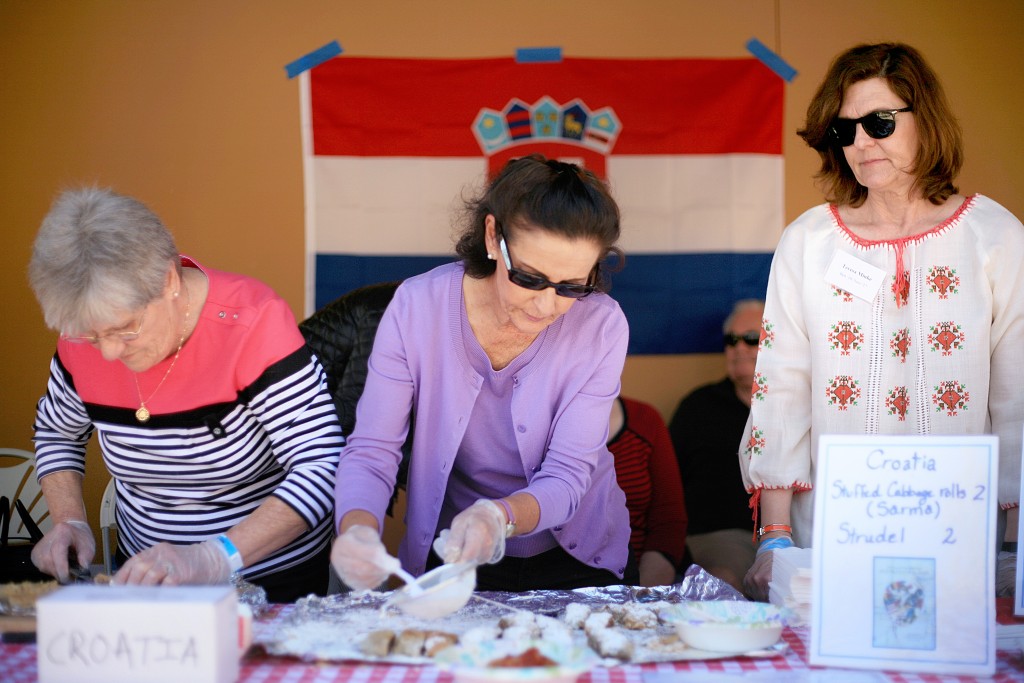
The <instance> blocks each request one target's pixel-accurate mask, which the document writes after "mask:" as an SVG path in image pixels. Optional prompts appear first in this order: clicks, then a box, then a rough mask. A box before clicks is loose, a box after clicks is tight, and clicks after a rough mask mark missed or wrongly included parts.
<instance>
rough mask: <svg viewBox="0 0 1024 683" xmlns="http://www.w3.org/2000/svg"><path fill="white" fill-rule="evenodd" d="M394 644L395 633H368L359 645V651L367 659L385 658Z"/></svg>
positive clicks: (385, 630) (385, 631)
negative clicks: (367, 657)
mask: <svg viewBox="0 0 1024 683" xmlns="http://www.w3.org/2000/svg"><path fill="white" fill-rule="evenodd" d="M394 643H395V632H394V631H390V630H388V629H382V630H380V631H370V632H369V633H367V634H366V635H365V636H364V637H363V639H362V641H360V643H359V651H360V652H362V653H363V654H364V655H367V656H369V657H387V656H388V655H389V654H391V648H392V647H393V646H394Z"/></svg>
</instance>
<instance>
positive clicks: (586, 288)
mask: <svg viewBox="0 0 1024 683" xmlns="http://www.w3.org/2000/svg"><path fill="white" fill-rule="evenodd" d="M498 246H499V247H501V256H502V258H504V259H505V270H507V271H508V279H509V281H510V282H511V283H512V284H514V285H518V286H520V287H522V288H523V289H529V290H533V291H535V292H537V291H540V290H542V289H547V288H548V287H554V288H555V294H557V295H558V296H564V297H568V298H570V299H582V298H583V297H585V296H588V295H590V294H593V293H594V292H595V291H596V290H597V287H596V286H595V285H592V284H586V285H577V284H571V283H567V282H551V281H549V280H545V279H544V278H542V277H540V276H538V275H532V274H530V273H526V272H523V271H521V270H519V269H518V268H513V267H512V258H511V257H510V256H509V255H508V245H507V244H505V236H504V235H502V237H501V241H500V242H499V243H498ZM595 270H597V268H596V267H595ZM590 280H591V281H592V282H593V281H594V280H595V276H594V274H592V275H591V278H590Z"/></svg>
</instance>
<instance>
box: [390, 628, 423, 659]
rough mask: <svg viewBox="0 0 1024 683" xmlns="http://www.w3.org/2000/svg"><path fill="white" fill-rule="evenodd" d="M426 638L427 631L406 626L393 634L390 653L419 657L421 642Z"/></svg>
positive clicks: (421, 649)
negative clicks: (393, 640)
mask: <svg viewBox="0 0 1024 683" xmlns="http://www.w3.org/2000/svg"><path fill="white" fill-rule="evenodd" d="M426 640H427V632H426V631H421V630H419V629H415V628H407V629H405V630H403V631H400V632H399V633H398V635H397V636H395V643H394V645H393V646H392V648H391V654H393V655H403V656H405V657H421V656H422V655H423V643H424V642H425V641H426Z"/></svg>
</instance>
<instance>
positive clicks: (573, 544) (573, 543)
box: [569, 541, 576, 550]
mask: <svg viewBox="0 0 1024 683" xmlns="http://www.w3.org/2000/svg"><path fill="white" fill-rule="evenodd" d="M569 550H576V542H575V541H573V542H572V543H570V544H569Z"/></svg>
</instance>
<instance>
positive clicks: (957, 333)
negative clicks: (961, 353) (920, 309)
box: [928, 320, 964, 356]
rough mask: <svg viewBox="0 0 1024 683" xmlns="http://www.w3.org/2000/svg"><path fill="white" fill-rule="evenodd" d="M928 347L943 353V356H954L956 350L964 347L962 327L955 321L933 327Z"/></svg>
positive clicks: (939, 323)
mask: <svg viewBox="0 0 1024 683" xmlns="http://www.w3.org/2000/svg"><path fill="white" fill-rule="evenodd" d="M930 329H931V334H929V335H928V345H929V346H931V347H932V351H941V352H942V355H943V356H952V355H953V350H954V349H962V348H963V346H964V332H963V328H962V327H961V326H960V325H957V324H956V323H955V322H953V321H951V320H950V321H947V322H938V323H935V324H934V325H932V326H931V328H930Z"/></svg>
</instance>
